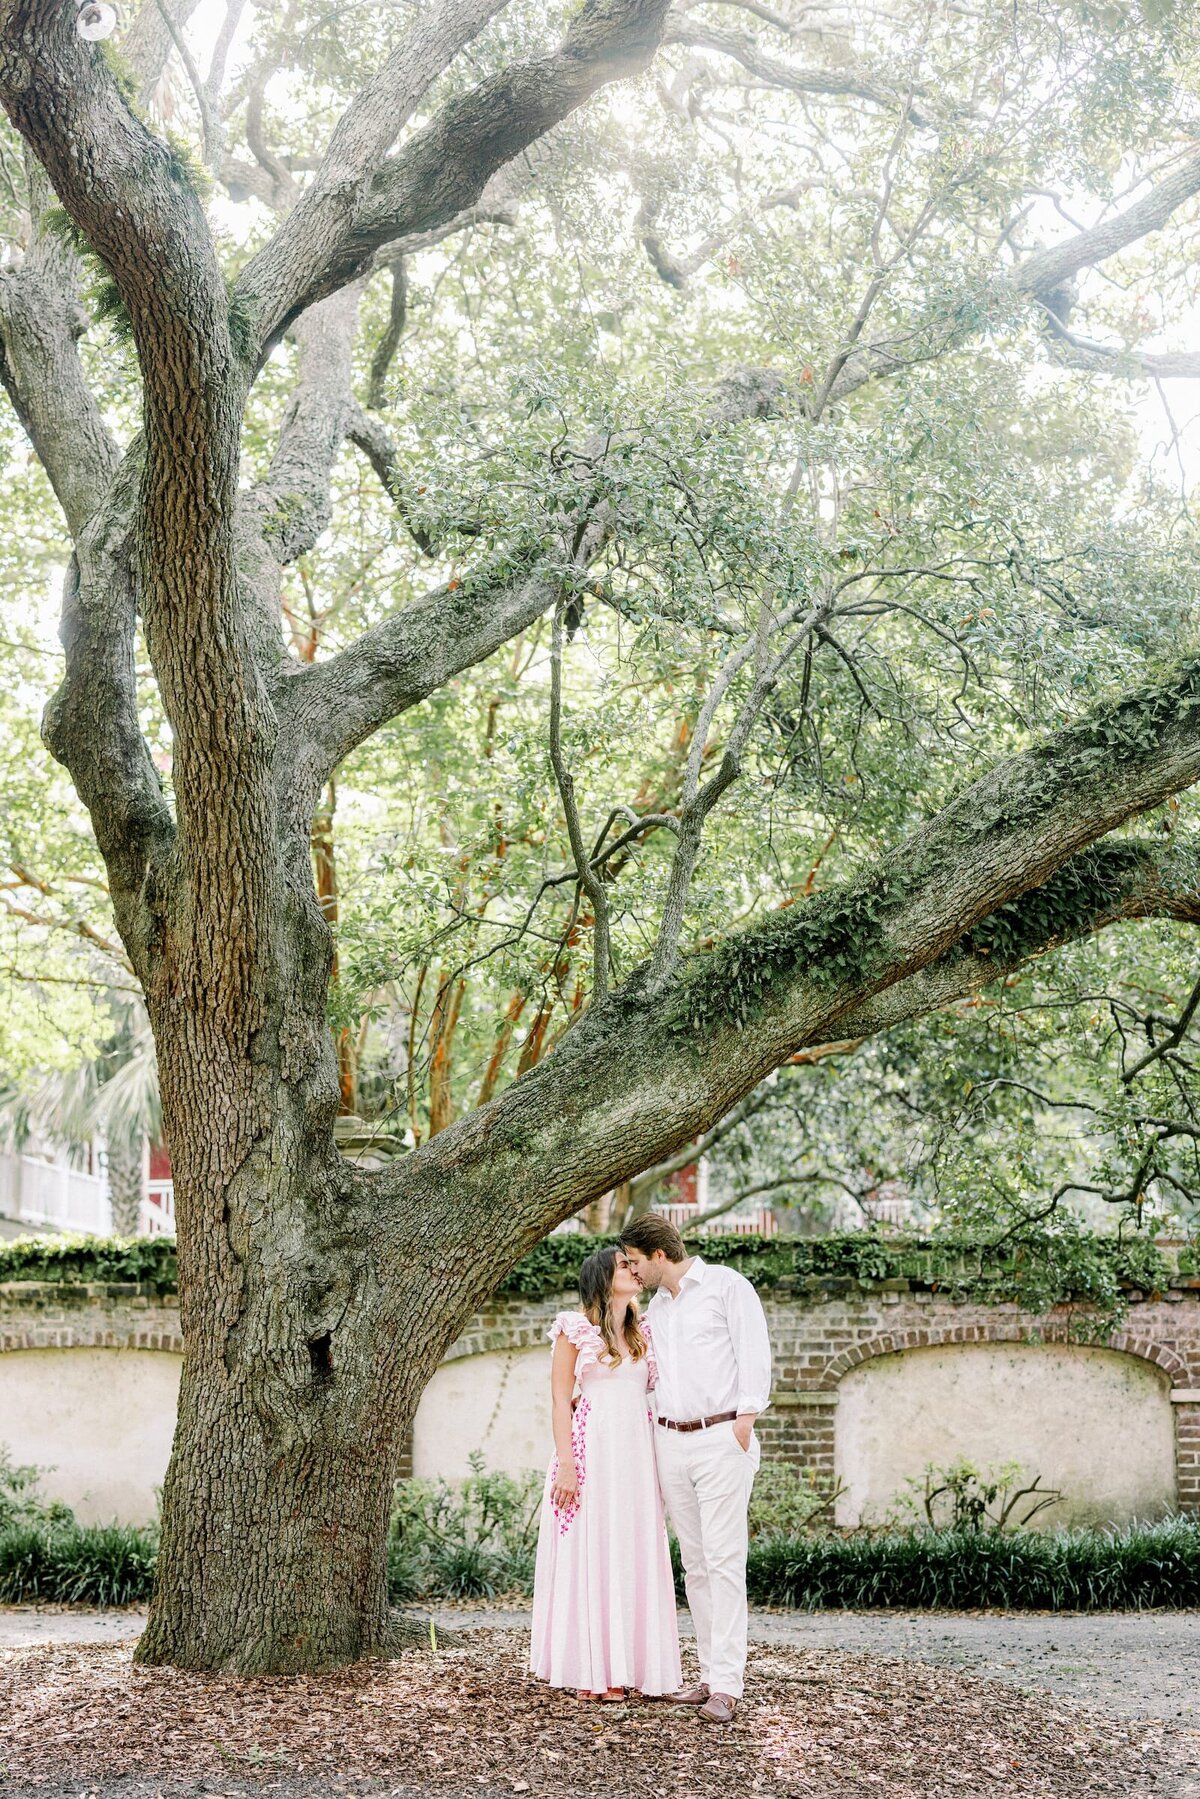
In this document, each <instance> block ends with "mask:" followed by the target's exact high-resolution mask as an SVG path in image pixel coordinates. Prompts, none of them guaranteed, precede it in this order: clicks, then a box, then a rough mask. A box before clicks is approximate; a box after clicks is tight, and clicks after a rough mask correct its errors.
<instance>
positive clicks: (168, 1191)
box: [140, 1181, 175, 1237]
mask: <svg viewBox="0 0 1200 1799" xmlns="http://www.w3.org/2000/svg"><path fill="white" fill-rule="evenodd" d="M140 1227H141V1235H142V1236H143V1237H173V1236H174V1235H175V1183H174V1181H147V1182H146V1194H145V1198H144V1199H143V1200H142V1209H141V1213H140Z"/></svg>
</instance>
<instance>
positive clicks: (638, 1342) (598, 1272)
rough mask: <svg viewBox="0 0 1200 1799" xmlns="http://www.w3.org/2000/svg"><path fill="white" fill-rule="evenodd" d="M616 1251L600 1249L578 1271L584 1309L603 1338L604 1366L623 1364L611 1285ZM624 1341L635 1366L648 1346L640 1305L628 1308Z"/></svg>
mask: <svg viewBox="0 0 1200 1799" xmlns="http://www.w3.org/2000/svg"><path fill="white" fill-rule="evenodd" d="M619 1254H620V1251H619V1250H616V1249H597V1250H595V1251H594V1252H593V1253H592V1254H591V1255H590V1256H589V1257H588V1259H587V1261H586V1262H585V1263H584V1264H583V1267H582V1268H581V1269H580V1270H579V1297H580V1299H581V1300H582V1301H583V1309H584V1311H585V1312H586V1313H587V1315H588V1317H589V1318H590V1319H591V1321H592V1323H593V1324H595V1325H597V1326H598V1327H599V1330H600V1335H601V1336H602V1337H603V1338H604V1348H605V1351H606V1354H604V1355H602V1356H601V1358H600V1360H601V1361H602V1362H609V1363H611V1364H612V1366H614V1367H615V1366H616V1365H617V1363H618V1362H619V1361H620V1360H621V1352H620V1351H619V1350H618V1348H617V1335H616V1322H615V1320H614V1318H613V1315H612V1284H613V1275H614V1274H615V1272H616V1267H617V1256H618V1255H619ZM624 1329H625V1341H626V1343H627V1344H628V1345H629V1354H630V1356H631V1357H632V1359H633V1360H634V1361H635V1362H640V1361H641V1359H642V1357H643V1356H644V1355H645V1354H646V1352H647V1350H648V1348H649V1345H648V1344H647V1342H646V1339H645V1337H644V1336H643V1335H642V1326H641V1314H640V1313H639V1312H638V1309H637V1302H636V1301H635V1300H632V1299H631V1300H629V1302H628V1303H627V1305H626V1307H625V1324H624Z"/></svg>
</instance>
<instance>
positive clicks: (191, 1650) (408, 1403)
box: [138, 1054, 448, 1674]
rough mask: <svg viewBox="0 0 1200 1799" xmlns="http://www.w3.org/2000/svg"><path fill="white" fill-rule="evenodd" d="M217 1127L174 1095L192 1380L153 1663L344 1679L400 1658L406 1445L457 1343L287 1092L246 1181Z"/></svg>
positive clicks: (186, 1388) (147, 1653) (162, 1557)
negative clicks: (344, 1669)
mask: <svg viewBox="0 0 1200 1799" xmlns="http://www.w3.org/2000/svg"><path fill="white" fill-rule="evenodd" d="M327 1061H328V1064H329V1067H330V1069H332V1066H333V1057H332V1054H329V1055H328V1057H327ZM195 1066H196V1063H195V1058H194V1057H193V1060H192V1063H191V1066H190V1071H189V1072H190V1073H191V1075H192V1076H194V1073H195ZM176 1068H178V1064H177V1063H176ZM172 1084H173V1085H177V1081H176V1082H175V1083H172ZM326 1109H327V1110H328V1109H329V1107H328V1106H327V1107H326ZM216 1112H217V1108H216V1107H215V1106H214V1105H212V1104H211V1103H210V1104H209V1105H207V1106H205V1105H198V1104H196V1103H194V1102H193V1103H192V1104H190V1105H188V1106H187V1107H186V1109H185V1108H183V1107H182V1106H181V1104H180V1100H179V1096H178V1094H175V1095H173V1096H172V1103H171V1105H170V1121H169V1130H170V1141H171V1147H172V1156H173V1161H174V1166H175V1169H176V1194H177V1216H178V1223H179V1259H180V1290H181V1303H182V1307H183V1329H184V1344H185V1351H184V1370H183V1380H182V1385H181V1390H180V1400H179V1415H178V1423H177V1427H176V1433H175V1443H174V1449H173V1453H172V1457H171V1464H170V1468H169V1471H168V1475H167V1480H166V1485H165V1489H164V1495H163V1522H162V1544H161V1549H160V1553H159V1562H158V1569H157V1574H156V1579H155V1590H154V1597H153V1602H152V1605H151V1613H150V1620H149V1624H148V1626H147V1629H146V1632H145V1634H144V1636H143V1638H142V1640H141V1643H140V1644H139V1647H138V1658H139V1660H141V1661H144V1662H154V1663H161V1662H169V1663H173V1664H175V1665H177V1666H180V1667H191V1668H207V1669H212V1668H220V1669H226V1670H230V1671H234V1672H238V1673H243V1674H250V1673H265V1672H273V1673H280V1672H288V1671H298V1670H303V1669H313V1668H320V1667H329V1666H332V1665H335V1664H338V1663H343V1662H346V1661H351V1660H354V1659H355V1658H356V1657H359V1656H365V1655H371V1654H376V1653H380V1652H381V1651H382V1650H383V1649H384V1648H385V1647H386V1645H387V1642H388V1614H387V1596H386V1553H387V1517H388V1509H389V1502H390V1497H391V1491H392V1482H393V1478H394V1469H395V1461H396V1446H397V1444H398V1443H399V1441H400V1438H401V1433H402V1432H403V1430H404V1429H405V1427H406V1426H407V1425H408V1423H409V1422H410V1421H411V1419H412V1416H413V1413H414V1411H415V1409H416V1405H417V1401H418V1399H419V1397H420V1394H421V1391H422V1389H423V1388H424V1386H425V1383H426V1381H427V1380H428V1378H429V1376H430V1374H431V1373H432V1371H433V1369H434V1368H435V1367H436V1365H437V1362H438V1360H439V1359H440V1356H441V1353H442V1351H443V1349H444V1347H445V1343H446V1341H447V1340H448V1338H447V1337H446V1335H445V1326H444V1324H443V1323H442V1321H441V1320H440V1319H439V1318H438V1317H437V1316H436V1314H431V1313H430V1312H429V1311H428V1310H427V1309H425V1308H424V1307H423V1302H422V1288H423V1286H424V1282H423V1281H422V1282H420V1283H416V1282H414V1283H413V1284H411V1285H409V1283H406V1282H404V1281H401V1283H400V1287H399V1290H398V1291H385V1289H384V1287H383V1284H382V1283H381V1281H380V1279H379V1274H378V1266H377V1262H378V1257H377V1248H376V1233H375V1231H374V1229H373V1227H372V1220H371V1219H370V1218H369V1217H366V1216H364V1215H363V1214H362V1211H361V1208H360V1206H359V1204H358V1203H357V1202H356V1198H355V1193H354V1190H353V1187H352V1184H351V1176H350V1171H349V1170H348V1169H347V1168H346V1167H345V1165H344V1164H342V1163H341V1161H340V1159H339V1158H338V1157H337V1155H336V1153H334V1152H333V1151H332V1150H331V1149H330V1150H327V1151H326V1152H324V1153H318V1154H315V1155H314V1154H313V1153H312V1148H313V1141H312V1140H313V1138H314V1136H316V1135H318V1134H319V1133H318V1132H317V1130H316V1128H315V1125H314V1120H313V1116H312V1114H311V1113H310V1112H309V1110H308V1107H307V1106H306V1105H305V1104H303V1103H299V1104H298V1103H297V1098H296V1094H295V1092H294V1091H293V1090H291V1089H289V1088H288V1086H287V1084H286V1083H283V1082H278V1083H277V1084H276V1086H275V1091H274V1117H273V1119H272V1120H271V1121H270V1123H269V1125H268V1128H267V1129H266V1130H265V1131H264V1132H263V1134H262V1135H261V1136H260V1137H259V1139H258V1140H257V1141H256V1142H255V1143H254V1144H253V1145H252V1147H251V1148H250V1149H249V1152H248V1153H247V1154H246V1155H245V1157H244V1159H243V1160H242V1162H241V1164H240V1166H238V1167H237V1168H236V1169H235V1170H234V1171H233V1173H232V1176H231V1178H228V1179H225V1178H223V1174H222V1171H221V1169H220V1159H221V1147H220V1146H221V1133H220V1132H219V1131H214V1129H213V1124H214V1117H215V1115H216ZM325 1128H327V1127H325ZM214 1152H215V1153H214ZM214 1161H215V1162H216V1164H217V1167H216V1168H215V1169H214Z"/></svg>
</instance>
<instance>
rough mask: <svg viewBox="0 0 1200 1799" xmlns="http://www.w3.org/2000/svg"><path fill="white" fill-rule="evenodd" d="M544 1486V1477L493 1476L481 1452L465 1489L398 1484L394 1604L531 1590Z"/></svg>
mask: <svg viewBox="0 0 1200 1799" xmlns="http://www.w3.org/2000/svg"><path fill="white" fill-rule="evenodd" d="M542 1486H543V1476H542V1475H540V1474H535V1473H528V1474H522V1475H511V1474H495V1473H488V1472H487V1471H486V1470H485V1469H484V1466H483V1458H482V1456H480V1455H479V1454H478V1453H476V1454H475V1455H473V1456H472V1457H471V1473H470V1475H469V1476H468V1478H467V1479H466V1480H465V1481H463V1482H462V1483H461V1484H456V1483H454V1482H451V1481H448V1480H406V1481H399V1482H398V1483H397V1485H396V1491H395V1497H394V1500H393V1504H392V1517H391V1525H390V1528H389V1533H388V1589H389V1592H390V1593H391V1595H392V1598H393V1599H394V1600H395V1601H396V1602H397V1603H402V1602H403V1601H405V1600H409V1599H418V1598H432V1597H448V1598H471V1597H476V1596H480V1595H484V1596H490V1595H492V1594H494V1593H503V1592H520V1593H527V1592H530V1591H532V1588H533V1560H534V1551H535V1547H536V1544H537V1524H538V1506H539V1504H540V1502H541V1497H542Z"/></svg>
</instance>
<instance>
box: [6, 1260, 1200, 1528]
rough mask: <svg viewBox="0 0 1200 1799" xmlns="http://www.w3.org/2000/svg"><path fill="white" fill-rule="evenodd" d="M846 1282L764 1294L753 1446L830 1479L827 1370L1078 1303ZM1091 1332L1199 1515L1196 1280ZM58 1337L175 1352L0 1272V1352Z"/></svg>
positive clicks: (1028, 1326)
mask: <svg viewBox="0 0 1200 1799" xmlns="http://www.w3.org/2000/svg"><path fill="white" fill-rule="evenodd" d="M830 1285H831V1286H832V1285H833V1283H830ZM846 1285H848V1283H838V1284H837V1290H835V1291H821V1290H817V1291H814V1292H811V1293H805V1294H792V1293H783V1292H771V1291H768V1292H766V1293H764V1295H763V1303H764V1305H765V1308H766V1312H767V1320H768V1324H769V1326H770V1331H771V1342H772V1346H773V1349H774V1355H775V1390H774V1393H773V1395H772V1406H771V1410H770V1411H769V1412H768V1413H767V1414H766V1415H765V1416H764V1417H763V1419H762V1421H761V1424H760V1426H759V1430H760V1434H761V1436H762V1439H763V1451H764V1454H765V1455H767V1456H770V1457H773V1458H776V1459H779V1460H784V1461H791V1462H796V1463H799V1464H801V1465H803V1466H805V1467H809V1468H812V1469H813V1470H814V1471H816V1472H817V1473H818V1474H819V1475H821V1476H822V1477H824V1478H825V1479H827V1480H830V1481H832V1478H833V1447H834V1414H835V1411H836V1402H837V1388H838V1382H839V1381H840V1380H841V1378H842V1376H843V1375H844V1374H846V1373H848V1372H849V1370H850V1369H851V1368H856V1367H859V1366H860V1365H861V1364H862V1363H863V1362H866V1361H869V1360H870V1359H871V1358H872V1357H874V1356H880V1355H894V1354H896V1353H898V1352H900V1351H902V1350H906V1349H916V1348H930V1347H936V1346H938V1345H940V1344H948V1343H1039V1342H1041V1343H1067V1342H1071V1341H1073V1340H1078V1337H1079V1324H1080V1319H1081V1309H1080V1308H1079V1307H1077V1306H1070V1305H1063V1306H1056V1307H1055V1308H1053V1310H1051V1311H1049V1312H1044V1313H1033V1312H1023V1311H1022V1310H1021V1309H1020V1308H1019V1307H1018V1306H1016V1305H1012V1304H1005V1305H983V1304H980V1303H979V1302H978V1301H973V1300H961V1301H959V1300H954V1299H951V1298H948V1297H946V1296H944V1295H942V1294H940V1293H936V1292H932V1291H928V1290H923V1289H919V1288H917V1289H912V1290H898V1289H897V1283H896V1282H889V1283H887V1285H886V1286H882V1285H881V1286H880V1287H878V1288H869V1287H864V1288H861V1289H860V1288H854V1289H853V1290H852V1291H845V1290H844V1287H845V1286H846ZM577 1303H578V1302H577V1300H576V1298H575V1296H574V1294H570V1293H564V1294H562V1295H559V1296H557V1297H554V1298H551V1299H545V1300H536V1301H531V1300H523V1299H493V1300H492V1301H490V1302H489V1305H488V1308H487V1310H486V1312H483V1313H480V1314H477V1315H476V1316H475V1317H474V1318H472V1319H471V1321H470V1323H469V1324H468V1326H467V1328H466V1329H465V1330H464V1331H463V1333H462V1335H461V1336H460V1337H459V1338H458V1339H457V1340H456V1341H455V1342H454V1343H452V1344H451V1346H450V1348H449V1350H448V1351H447V1354H446V1360H447V1361H457V1360H459V1359H461V1358H462V1357H465V1356H473V1355H480V1354H482V1353H484V1352H486V1351H489V1350H490V1351H497V1350H498V1351H508V1350H513V1349H525V1348H535V1347H539V1346H541V1345H543V1344H544V1343H545V1341H546V1331H547V1329H548V1327H549V1324H550V1321H551V1319H552V1318H553V1317H554V1314H555V1312H556V1311H559V1310H561V1309H562V1308H563V1307H564V1306H572V1305H575V1304H577ZM1101 1343H1102V1346H1103V1347H1106V1348H1108V1349H1114V1350H1120V1351H1123V1352H1124V1353H1125V1354H1127V1355H1134V1356H1139V1357H1141V1358H1142V1359H1144V1360H1146V1361H1149V1362H1152V1363H1154V1364H1155V1365H1156V1366H1157V1367H1159V1368H1161V1369H1162V1370H1163V1372H1164V1373H1165V1374H1166V1375H1167V1376H1168V1377H1169V1379H1170V1382H1171V1387H1172V1391H1173V1394H1174V1395H1177V1396H1178V1398H1177V1401H1176V1403H1174V1404H1173V1405H1172V1408H1171V1409H1172V1413H1173V1415H1174V1421H1175V1440H1176V1467H1177V1474H1178V1483H1179V1506H1180V1510H1181V1511H1184V1512H1187V1513H1190V1514H1191V1515H1193V1516H1198V1517H1200V1284H1198V1283H1196V1282H1185V1281H1181V1282H1180V1283H1179V1284H1178V1286H1177V1287H1174V1288H1172V1289H1171V1290H1170V1291H1168V1292H1167V1293H1164V1294H1162V1295H1159V1296H1151V1297H1139V1296H1133V1297H1131V1299H1130V1303H1129V1307H1128V1311H1127V1313H1126V1316H1125V1318H1124V1320H1123V1321H1122V1324H1121V1326H1120V1328H1119V1329H1116V1330H1114V1331H1113V1332H1112V1333H1111V1334H1110V1335H1109V1336H1108V1337H1107V1338H1106V1339H1102V1340H1101ZM59 1348H61V1349H70V1348H77V1349H79V1348H86V1349H96V1348H99V1349H157V1350H169V1351H173V1352H174V1353H176V1354H179V1353H181V1352H182V1349H183V1339H182V1336H181V1333H180V1327H179V1306H178V1302H177V1300H176V1299H175V1298H174V1297H173V1296H172V1297H159V1296H157V1295H155V1294H153V1293H151V1292H149V1291H147V1290H146V1289H144V1288H140V1287H138V1286H135V1285H120V1284H104V1283H99V1282H96V1283H91V1284H86V1285H85V1284H72V1285H51V1284H49V1283H40V1282H32V1281H12V1282H8V1283H0V1352H3V1351H5V1350H21V1349H59ZM1185 1395H1186V1397H1185Z"/></svg>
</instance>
